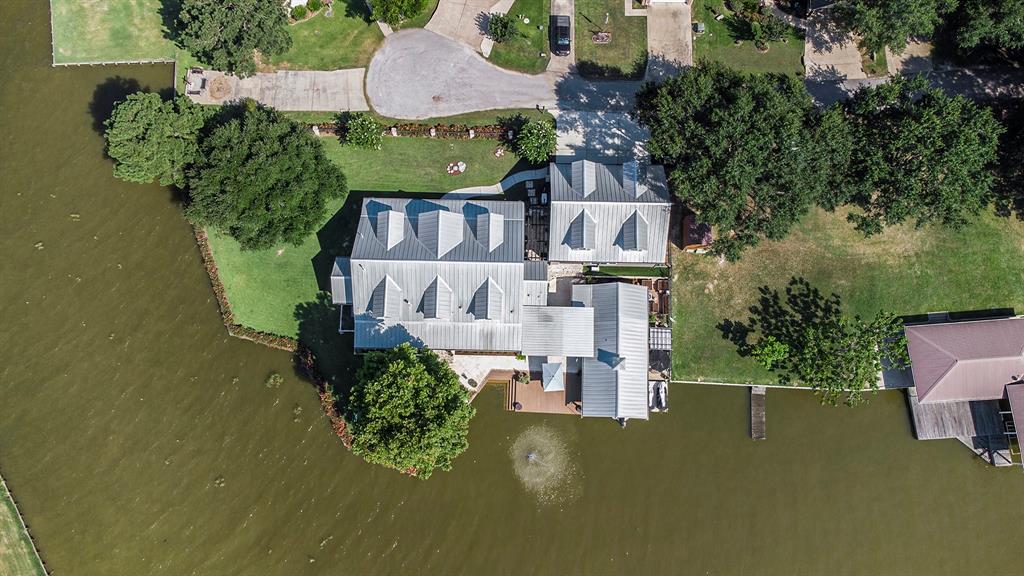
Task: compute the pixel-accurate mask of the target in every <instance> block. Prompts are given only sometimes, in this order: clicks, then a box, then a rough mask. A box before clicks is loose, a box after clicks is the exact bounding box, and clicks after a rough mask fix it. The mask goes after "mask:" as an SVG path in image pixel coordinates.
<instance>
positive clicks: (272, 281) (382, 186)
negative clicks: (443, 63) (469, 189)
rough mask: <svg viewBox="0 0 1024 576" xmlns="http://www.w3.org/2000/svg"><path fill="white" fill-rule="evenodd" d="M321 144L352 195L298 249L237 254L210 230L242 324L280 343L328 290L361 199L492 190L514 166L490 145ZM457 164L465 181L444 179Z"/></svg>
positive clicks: (415, 141) (421, 141)
mask: <svg viewBox="0 0 1024 576" xmlns="http://www.w3.org/2000/svg"><path fill="white" fill-rule="evenodd" d="M323 142H324V144H325V147H326V149H327V155H328V157H329V158H330V159H331V160H333V161H335V162H337V163H338V164H339V165H340V166H341V167H342V169H343V170H344V171H345V174H346V175H347V176H348V182H349V189H350V190H353V191H354V192H353V193H351V194H350V195H349V197H348V199H347V200H346V201H344V202H342V201H334V202H332V203H331V204H330V205H329V206H328V214H329V215H330V217H329V218H328V219H327V220H326V221H325V222H324V224H323V225H322V226H321V227H320V230H319V231H318V233H315V234H311V235H310V236H309V237H308V238H307V239H306V240H305V242H303V244H302V245H301V246H292V245H282V246H277V247H275V248H272V249H269V250H259V251H242V250H241V248H240V247H239V245H238V242H236V241H235V240H234V239H232V238H230V237H229V236H225V235H222V234H219V233H217V232H216V231H214V230H210V231H209V241H210V249H211V250H212V251H213V256H214V260H215V261H216V262H217V268H218V270H219V272H220V279H221V281H222V282H223V283H224V289H225V291H226V293H227V296H228V301H229V302H230V303H231V309H232V312H234V315H235V321H236V322H238V323H239V324H242V325H244V326H248V327H250V328H254V329H256V330H260V331H263V332H269V333H271V334H277V335H280V336H289V337H296V336H297V335H298V330H299V321H298V320H297V319H296V318H295V308H296V306H298V305H299V304H302V303H306V302H312V301H314V300H316V295H317V292H319V291H320V290H321V289H324V290H326V289H328V286H327V277H328V275H329V273H330V265H331V263H332V262H333V259H334V257H335V256H339V255H347V254H348V253H349V251H350V250H351V242H352V237H353V235H354V233H355V227H356V224H357V222H358V218H359V208H360V206H361V205H362V200H363V198H365V197H366V196H373V195H377V194H378V193H380V194H383V195H388V194H389V193H393V192H394V191H397V190H403V191H406V192H425V193H443V192H448V191H451V190H454V189H456V188H462V187H464V186H477V185H484V184H494V183H496V182H498V181H499V180H501V179H502V178H503V177H504V176H505V175H506V174H507V173H508V172H509V171H510V170H511V169H512V167H513V166H514V165H515V162H516V159H515V157H514V156H513V155H512V154H506V155H505V156H504V157H503V158H494V156H493V154H492V153H493V150H494V148H495V147H497V145H498V144H497V142H495V141H493V140H454V141H453V140H430V139H427V138H386V139H385V140H384V148H383V149H382V150H361V149H353V148H350V147H343V146H342V145H340V144H339V143H338V142H337V140H335V139H333V138H330V139H328V138H324V139H323ZM455 160H462V161H463V162H465V163H466V164H467V166H468V170H467V172H466V174H463V175H461V176H449V175H448V174H447V172H445V167H446V165H447V163H448V162H449V161H455ZM318 278H319V283H318Z"/></svg>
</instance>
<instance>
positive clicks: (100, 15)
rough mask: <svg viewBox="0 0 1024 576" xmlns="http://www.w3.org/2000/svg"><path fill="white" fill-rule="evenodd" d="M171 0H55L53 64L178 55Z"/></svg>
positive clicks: (164, 57)
mask: <svg viewBox="0 0 1024 576" xmlns="http://www.w3.org/2000/svg"><path fill="white" fill-rule="evenodd" d="M165 2H167V3H170V2H169V0H50V12H51V17H52V20H53V44H54V54H53V61H54V64H77V63H85V62H125V61H130V62H136V61H153V60H173V59H174V57H175V48H174V43H173V42H172V41H171V40H169V39H168V38H167V29H166V27H165V26H164V17H163V15H162V13H161V11H162V10H163V5H164V3H165Z"/></svg>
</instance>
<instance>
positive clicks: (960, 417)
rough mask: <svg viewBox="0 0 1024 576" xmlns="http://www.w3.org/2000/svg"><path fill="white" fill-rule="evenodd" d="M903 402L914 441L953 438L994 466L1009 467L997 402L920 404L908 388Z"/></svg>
mask: <svg viewBox="0 0 1024 576" xmlns="http://www.w3.org/2000/svg"><path fill="white" fill-rule="evenodd" d="M907 401H908V403H909V404H910V414H911V417H912V419H913V422H914V435H915V436H916V437H917V439H918V440H940V439H952V438H956V439H957V440H959V441H960V442H961V443H963V445H964V446H967V447H968V448H969V449H970V450H971V451H972V452H974V453H975V454H977V455H978V457H980V458H981V459H983V460H985V461H986V462H988V463H990V464H992V465H994V466H1010V465H1012V463H1013V459H1012V457H1011V455H1010V446H1009V443H1008V441H1007V439H1006V435H1005V425H1004V423H1003V417H1002V415H1001V414H1000V410H999V401H998V400H976V401H968V402H936V403H932V404H921V403H920V402H918V399H917V392H916V391H915V390H914V389H913V388H909V389H907Z"/></svg>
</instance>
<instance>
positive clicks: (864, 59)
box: [860, 50, 889, 78]
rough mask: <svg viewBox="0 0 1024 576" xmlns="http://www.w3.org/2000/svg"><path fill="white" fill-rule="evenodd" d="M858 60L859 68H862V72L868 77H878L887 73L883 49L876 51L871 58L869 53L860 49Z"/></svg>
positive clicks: (887, 65)
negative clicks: (859, 62)
mask: <svg viewBox="0 0 1024 576" xmlns="http://www.w3.org/2000/svg"><path fill="white" fill-rule="evenodd" d="M860 61H861V68H863V69H864V73H865V74H867V75H868V78H880V77H882V76H886V75H888V74H889V63H888V62H887V61H886V57H885V50H881V51H879V52H876V53H875V58H874V59H873V60H872V59H871V54H869V53H868V52H866V51H865V50H861V52H860Z"/></svg>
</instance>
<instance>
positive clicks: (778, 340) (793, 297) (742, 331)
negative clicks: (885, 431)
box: [723, 278, 910, 406]
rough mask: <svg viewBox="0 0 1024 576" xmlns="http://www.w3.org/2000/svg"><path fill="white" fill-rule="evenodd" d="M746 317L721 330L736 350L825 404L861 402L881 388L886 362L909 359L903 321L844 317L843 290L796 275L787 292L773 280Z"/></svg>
mask: <svg viewBox="0 0 1024 576" xmlns="http://www.w3.org/2000/svg"><path fill="white" fill-rule="evenodd" d="M760 291H761V298H760V300H759V302H758V304H757V305H755V306H752V307H751V308H750V311H751V316H750V318H748V319H747V320H746V322H726V323H725V325H724V326H723V330H724V331H725V332H726V335H727V336H728V337H729V338H730V339H731V340H732V341H733V342H734V343H735V344H736V345H737V347H738V350H739V353H740V354H741V355H743V356H751V357H753V358H754V359H755V360H756V361H757V362H758V363H760V364H761V365H762V366H764V367H765V368H766V369H768V370H769V371H772V372H778V373H779V374H780V378H779V379H780V382H781V383H783V384H787V385H799V386H807V387H809V388H813V389H814V390H815V392H816V393H817V394H818V395H820V396H821V400H822V402H823V403H825V404H830V405H833V406H834V405H837V404H839V403H840V402H843V403H845V404H847V405H849V406H855V405H857V404H860V403H861V402H863V400H864V397H863V395H864V392H865V391H868V390H876V389H877V388H878V374H879V373H880V372H881V371H882V370H883V368H886V369H889V368H895V369H900V368H905V367H906V366H907V365H908V364H909V361H910V359H909V357H908V355H907V344H906V337H905V336H904V334H903V323H902V321H900V320H899V319H898V318H896V317H895V316H893V315H892V314H889V313H886V312H880V313H878V314H877V315H876V316H875V317H874V318H873V319H871V320H863V319H861V317H860V316H852V317H851V316H845V315H843V313H842V303H841V301H840V299H839V296H837V295H836V294H832V295H831V296H829V297H824V296H823V295H822V294H821V292H820V291H818V290H817V289H816V288H814V287H813V286H811V285H810V284H809V283H808V282H807V281H806V280H803V279H797V278H793V279H792V280H790V283H789V286H787V287H786V293H785V297H783V296H782V295H781V294H780V293H779V291H778V290H773V289H771V288H769V287H768V286H763V287H761V289H760Z"/></svg>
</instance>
